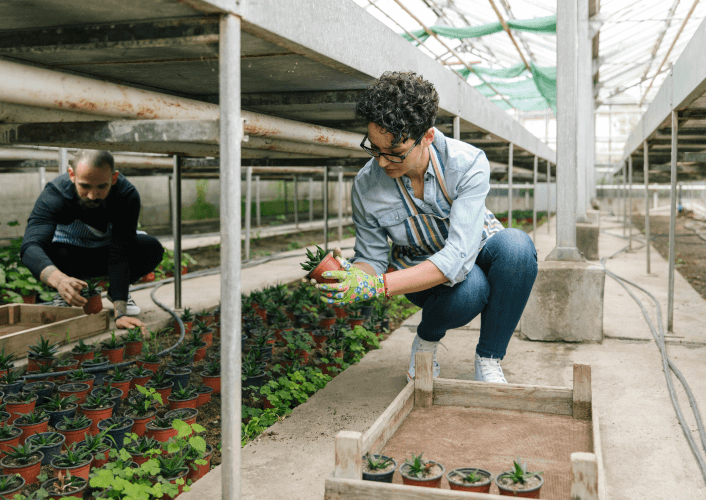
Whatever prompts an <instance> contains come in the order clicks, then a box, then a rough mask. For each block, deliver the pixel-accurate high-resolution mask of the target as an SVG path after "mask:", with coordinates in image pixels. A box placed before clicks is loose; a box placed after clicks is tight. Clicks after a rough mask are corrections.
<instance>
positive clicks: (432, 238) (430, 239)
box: [389, 146, 504, 270]
mask: <svg viewBox="0 0 706 500" xmlns="http://www.w3.org/2000/svg"><path fill="white" fill-rule="evenodd" d="M429 156H430V158H431V163H432V167H433V168H434V172H435V174H436V178H437V179H438V181H439V186H440V187H441V192H442V193H443V195H444V198H446V202H447V203H448V204H449V205H450V206H451V205H453V200H452V199H451V197H450V196H449V192H448V190H447V189H446V182H445V181H444V172H443V169H442V168H441V166H440V163H441V162H440V161H439V159H438V158H437V154H436V148H434V149H432V147H431V146H429ZM395 181H396V183H397V190H398V191H399V193H400V197H401V198H402V201H403V203H404V206H405V209H406V211H407V215H408V217H407V219H405V221H404V224H405V229H406V232H407V241H408V242H409V245H398V244H396V243H394V242H393V243H392V249H391V250H390V259H389V260H390V265H391V266H392V267H393V268H395V269H398V270H399V269H407V268H409V267H412V266H415V265H417V264H419V260H420V258H423V257H431V256H432V255H434V254H435V253H436V252H439V251H440V250H441V249H442V248H444V245H445V244H446V239H447V238H448V235H449V217H439V216H438V215H435V214H427V213H421V212H420V211H419V210H418V209H417V206H416V204H415V203H414V200H412V196H411V195H410V194H409V192H408V191H407V188H405V186H404V184H403V183H402V180H401V179H400V178H397V179H395ZM503 229H504V228H503V225H502V224H501V223H500V221H498V219H496V218H495V216H494V215H493V213H492V212H491V211H490V210H488V209H487V208H486V209H485V217H484V220H483V234H482V236H481V244H480V247H479V248H478V251H480V249H481V248H483V245H485V242H486V240H487V239H488V238H490V237H491V236H492V235H494V234H495V233H498V232H500V231H502V230H503Z"/></svg>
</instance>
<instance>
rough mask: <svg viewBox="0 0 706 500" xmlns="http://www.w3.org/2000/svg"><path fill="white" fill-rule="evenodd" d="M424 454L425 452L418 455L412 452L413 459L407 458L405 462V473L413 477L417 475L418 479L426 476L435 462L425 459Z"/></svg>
mask: <svg viewBox="0 0 706 500" xmlns="http://www.w3.org/2000/svg"><path fill="white" fill-rule="evenodd" d="M422 455H424V453H420V454H419V455H418V456H417V455H415V454H414V453H412V459H411V460H410V459H409V458H407V459H405V461H404V462H405V464H406V465H407V467H406V469H405V474H407V475H408V476H411V477H416V478H417V479H421V478H424V477H426V476H427V475H428V474H429V470H430V469H431V468H432V467H433V465H434V464H433V463H432V462H427V461H426V460H423V459H422Z"/></svg>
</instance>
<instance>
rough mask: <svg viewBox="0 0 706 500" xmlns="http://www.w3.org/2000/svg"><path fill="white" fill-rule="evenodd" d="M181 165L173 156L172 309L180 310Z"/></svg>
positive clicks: (176, 157)
mask: <svg viewBox="0 0 706 500" xmlns="http://www.w3.org/2000/svg"><path fill="white" fill-rule="evenodd" d="M180 167H181V165H180V164H179V157H178V156H174V170H173V172H172V179H173V181H174V189H173V190H174V203H173V205H172V236H173V237H174V308H175V309H181V168H180Z"/></svg>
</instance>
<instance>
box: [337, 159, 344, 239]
mask: <svg viewBox="0 0 706 500" xmlns="http://www.w3.org/2000/svg"><path fill="white" fill-rule="evenodd" d="M342 239H343V169H341V170H339V171H338V241H341V240H342Z"/></svg>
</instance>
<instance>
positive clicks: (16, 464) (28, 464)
mask: <svg viewBox="0 0 706 500" xmlns="http://www.w3.org/2000/svg"><path fill="white" fill-rule="evenodd" d="M42 458H44V454H43V453H42V452H41V451H39V450H38V449H37V448H35V447H33V446H32V444H31V443H25V444H23V445H20V446H11V447H10V449H9V450H8V451H7V452H6V455H5V456H4V457H3V458H2V460H0V467H2V470H3V473H5V474H19V475H20V476H21V477H22V479H24V480H25V482H26V483H27V485H30V484H34V483H36V482H37V476H38V475H39V471H40V470H41V468H42Z"/></svg>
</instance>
